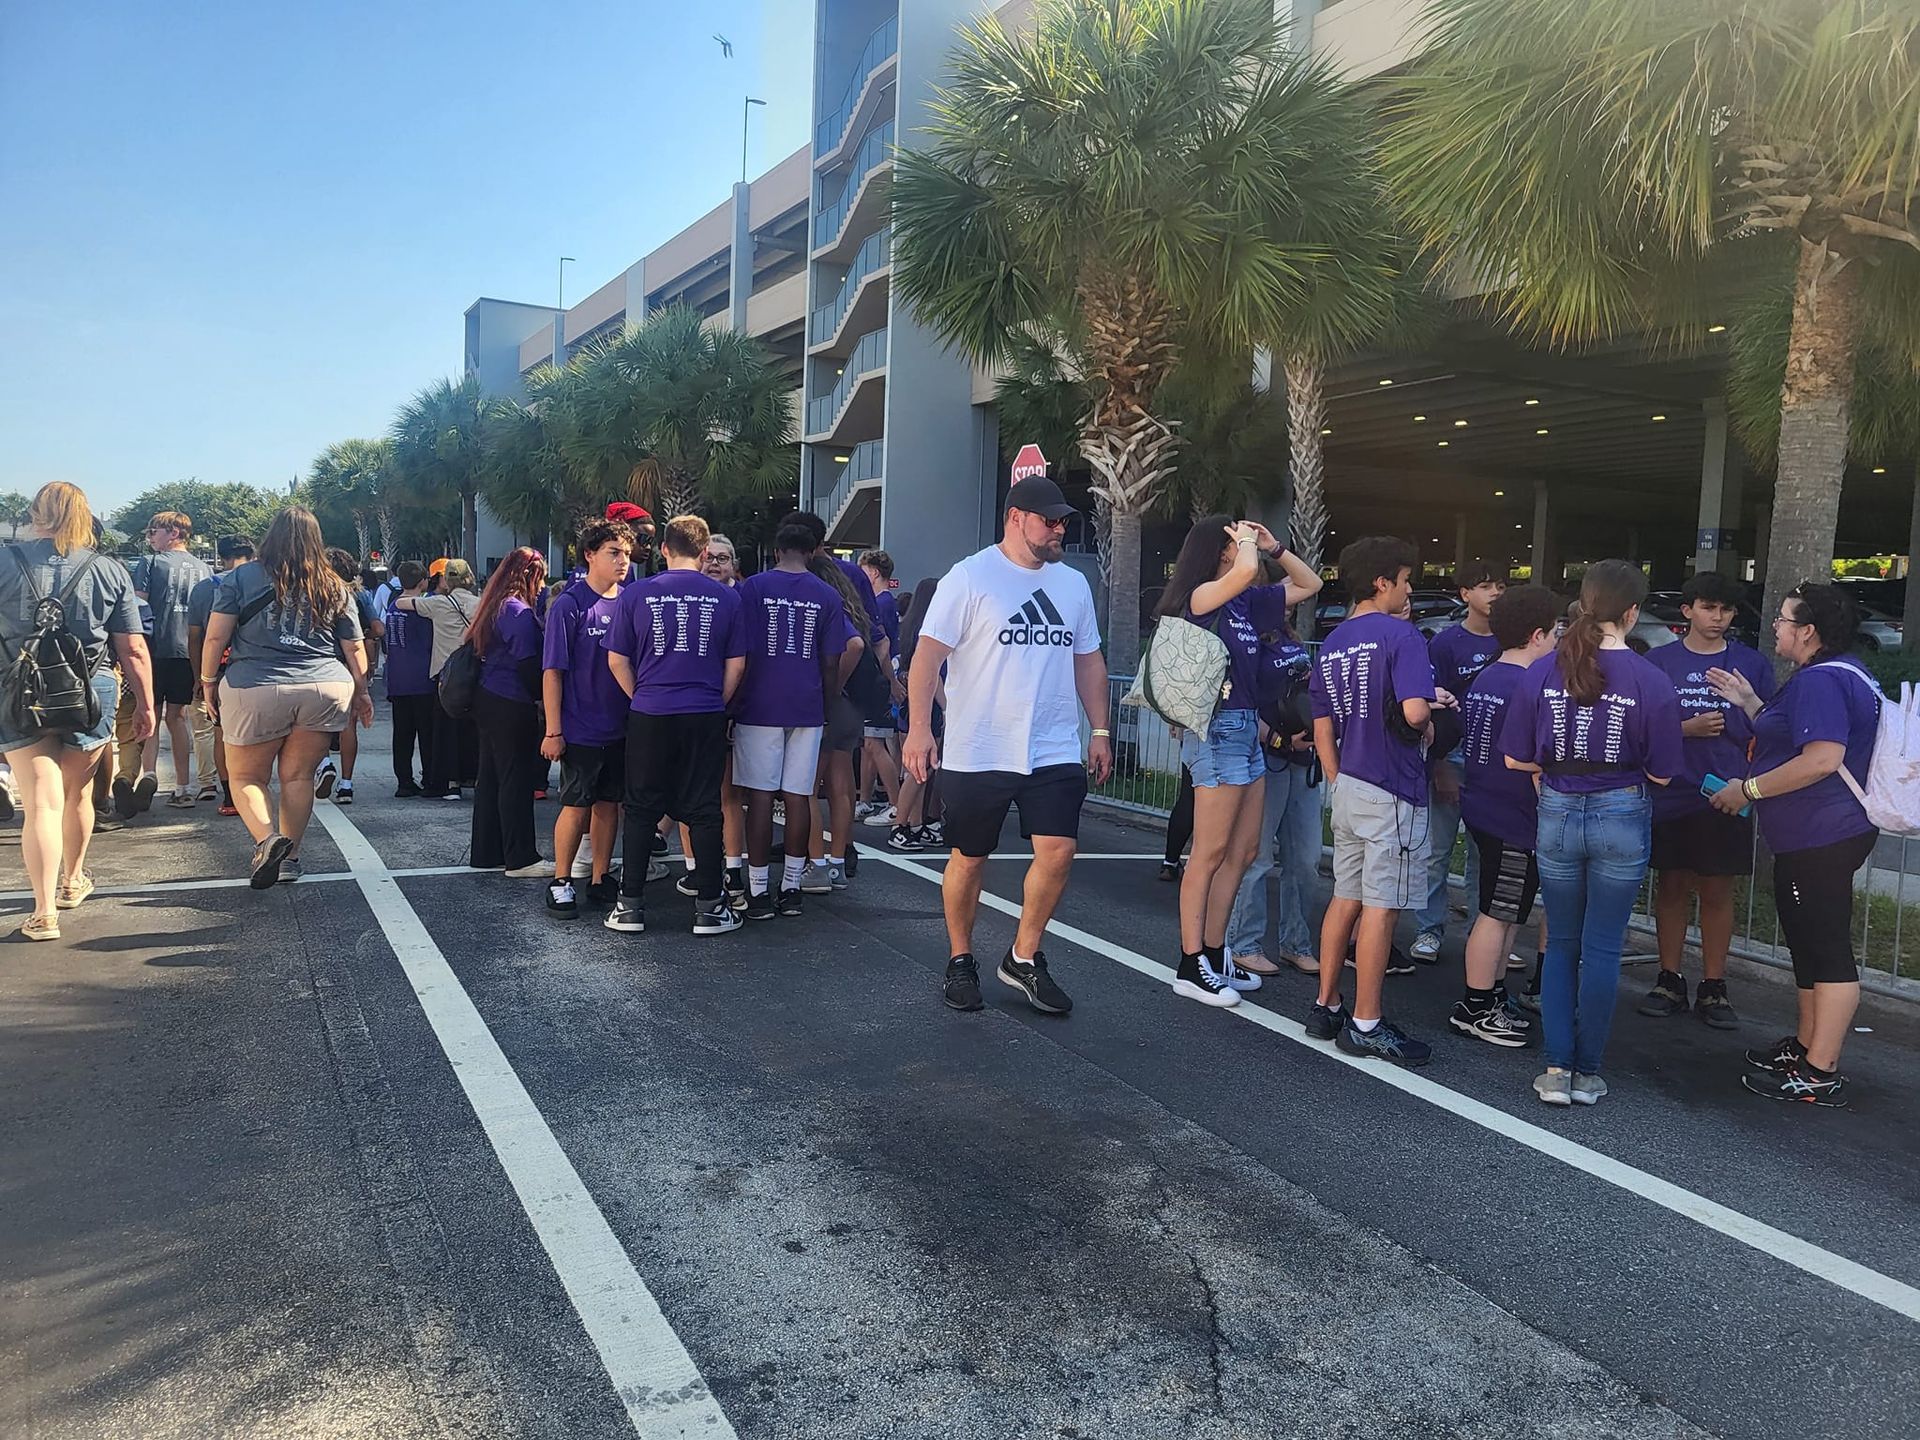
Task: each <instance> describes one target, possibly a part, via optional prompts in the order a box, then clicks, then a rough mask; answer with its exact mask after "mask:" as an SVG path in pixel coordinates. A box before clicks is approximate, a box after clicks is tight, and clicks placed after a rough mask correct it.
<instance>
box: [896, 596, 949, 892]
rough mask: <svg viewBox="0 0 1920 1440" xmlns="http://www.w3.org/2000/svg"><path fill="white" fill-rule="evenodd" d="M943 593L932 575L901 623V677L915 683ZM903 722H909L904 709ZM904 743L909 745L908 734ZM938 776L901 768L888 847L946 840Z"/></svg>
mask: <svg viewBox="0 0 1920 1440" xmlns="http://www.w3.org/2000/svg"><path fill="white" fill-rule="evenodd" d="M939 592H940V582H939V581H938V580H936V579H935V578H933V577H932V576H931V575H929V576H928V577H927V578H926V579H924V580H922V581H921V582H920V583H919V584H918V585H917V586H915V587H914V591H913V604H912V605H910V606H909V607H908V608H907V614H906V619H905V620H904V621H902V622H901V626H900V678H901V680H902V681H903V682H904V683H906V684H907V685H909V686H911V683H912V679H913V652H914V647H915V645H916V644H917V643H918V641H919V636H920V627H921V626H922V624H923V623H925V620H926V614H927V611H928V610H930V609H932V608H933V599H934V596H935V595H937V594H939ZM946 708H947V697H946V685H945V680H944V679H943V678H939V677H936V679H935V681H934V693H933V738H934V742H935V743H936V744H938V743H939V742H940V741H942V740H944V739H945V738H946ZM901 723H902V724H903V725H904V724H906V723H907V720H906V714H905V711H904V709H903V711H902V720H901ZM901 743H902V744H903V745H904V744H905V737H904V734H903V736H902V741H901ZM938 781H939V777H938V775H935V776H933V777H932V778H931V779H929V780H928V782H927V783H925V784H922V783H921V782H920V781H918V780H916V779H914V778H913V776H912V775H910V774H908V773H907V770H906V766H905V765H904V764H903V765H902V766H901V768H900V804H899V807H898V809H899V812H900V813H899V817H898V820H897V822H896V823H895V825H894V827H893V829H891V830H889V831H888V832H887V848H888V849H889V850H899V851H902V852H904V853H908V854H912V853H917V852H919V851H922V850H928V849H934V848H937V847H938V846H940V845H943V844H945V843H946V837H945V835H944V834H943V833H942V827H941V826H940V825H939V824H938V822H937V821H936V820H935V819H934V818H933V817H934V816H935V815H936V814H937V813H938V811H937V810H936V809H935V801H936V798H937V795H936V792H937V790H938Z"/></svg>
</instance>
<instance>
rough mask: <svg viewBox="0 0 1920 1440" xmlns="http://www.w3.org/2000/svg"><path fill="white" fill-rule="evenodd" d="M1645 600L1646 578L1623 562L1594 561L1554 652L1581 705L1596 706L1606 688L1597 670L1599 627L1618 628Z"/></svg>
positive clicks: (1574, 695)
mask: <svg viewBox="0 0 1920 1440" xmlns="http://www.w3.org/2000/svg"><path fill="white" fill-rule="evenodd" d="M1646 598H1647V577H1646V576H1645V575H1644V574H1643V573H1641V570H1640V567H1639V566H1638V565H1634V564H1631V563H1630V562H1628V561H1625V560H1597V561H1595V562H1594V563H1593V564H1592V565H1590V566H1589V567H1587V574H1586V578H1585V579H1584V580H1582V581H1581V582H1580V606H1579V610H1578V611H1577V612H1576V613H1575V615H1574V616H1573V618H1572V619H1571V620H1569V621H1567V633H1566V634H1565V635H1563V636H1562V637H1561V638H1560V646H1559V649H1558V650H1557V651H1556V652H1555V656H1556V661H1557V663H1558V665H1559V667H1560V677H1561V679H1563V680H1564V681H1565V682H1566V686H1567V693H1568V694H1569V695H1571V696H1573V698H1574V700H1575V702H1576V703H1578V704H1581V705H1596V704H1598V703H1599V701H1600V696H1601V695H1602V694H1603V693H1604V692H1605V690H1606V688H1607V677H1606V672H1605V671H1603V670H1601V668H1600V637H1601V631H1600V627H1601V626H1602V625H1618V624H1620V623H1621V622H1622V621H1623V620H1625V619H1626V618H1627V612H1628V611H1629V610H1631V609H1633V608H1634V607H1635V606H1636V605H1638V604H1639V603H1640V602H1641V601H1642V600H1644V599H1646Z"/></svg>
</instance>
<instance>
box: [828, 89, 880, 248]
mask: <svg viewBox="0 0 1920 1440" xmlns="http://www.w3.org/2000/svg"><path fill="white" fill-rule="evenodd" d="M893 128H894V127H893V121H891V120H889V121H887V123H886V124H884V125H882V126H881V127H880V128H879V129H877V130H875V131H874V132H873V133H872V134H871V135H869V136H867V138H866V139H865V140H863V141H861V142H860V149H859V151H858V152H857V153H856V154H855V155H854V157H853V167H852V169H851V171H850V172H849V173H848V175H847V183H846V184H845V185H844V186H843V187H841V190H840V198H839V199H837V200H835V201H834V202H833V204H831V205H829V206H827V208H826V209H824V210H822V211H821V212H820V213H819V214H817V215H815V216H814V217H813V245H814V248H815V249H816V250H817V249H819V248H820V247H821V246H822V245H828V244H831V243H832V242H833V241H835V240H837V239H838V238H839V236H840V231H841V229H842V228H843V227H844V226H845V225H846V223H847V212H848V211H849V210H850V209H852V208H853V202H854V200H855V199H856V198H857V197H858V196H859V194H860V187H861V186H862V185H864V184H865V183H866V179H867V176H868V175H870V174H871V173H872V172H873V171H875V170H877V169H878V168H879V167H880V166H881V165H883V164H885V163H886V161H887V159H888V156H889V153H890V152H891V151H892V149H893Z"/></svg>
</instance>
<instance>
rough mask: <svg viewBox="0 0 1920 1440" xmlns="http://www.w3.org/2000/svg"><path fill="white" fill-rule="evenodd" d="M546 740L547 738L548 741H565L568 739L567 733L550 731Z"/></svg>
mask: <svg viewBox="0 0 1920 1440" xmlns="http://www.w3.org/2000/svg"><path fill="white" fill-rule="evenodd" d="M546 738H547V739H549V740H564V739H566V738H567V737H566V735H565V733H563V732H562V731H559V730H549V731H548V732H547V735H546Z"/></svg>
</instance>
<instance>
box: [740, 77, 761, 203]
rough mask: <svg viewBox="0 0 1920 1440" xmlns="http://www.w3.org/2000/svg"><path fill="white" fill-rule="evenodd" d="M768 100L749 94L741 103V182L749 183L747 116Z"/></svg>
mask: <svg viewBox="0 0 1920 1440" xmlns="http://www.w3.org/2000/svg"><path fill="white" fill-rule="evenodd" d="M766 103H767V102H766V101H764V100H756V99H754V98H753V96H751V95H749V96H747V97H746V99H745V100H743V101H742V102H741V104H740V183H741V184H742V185H744V184H746V183H747V117H748V116H749V115H751V114H752V113H753V107H754V106H755V105H760V106H764V105H765V104H766Z"/></svg>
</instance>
